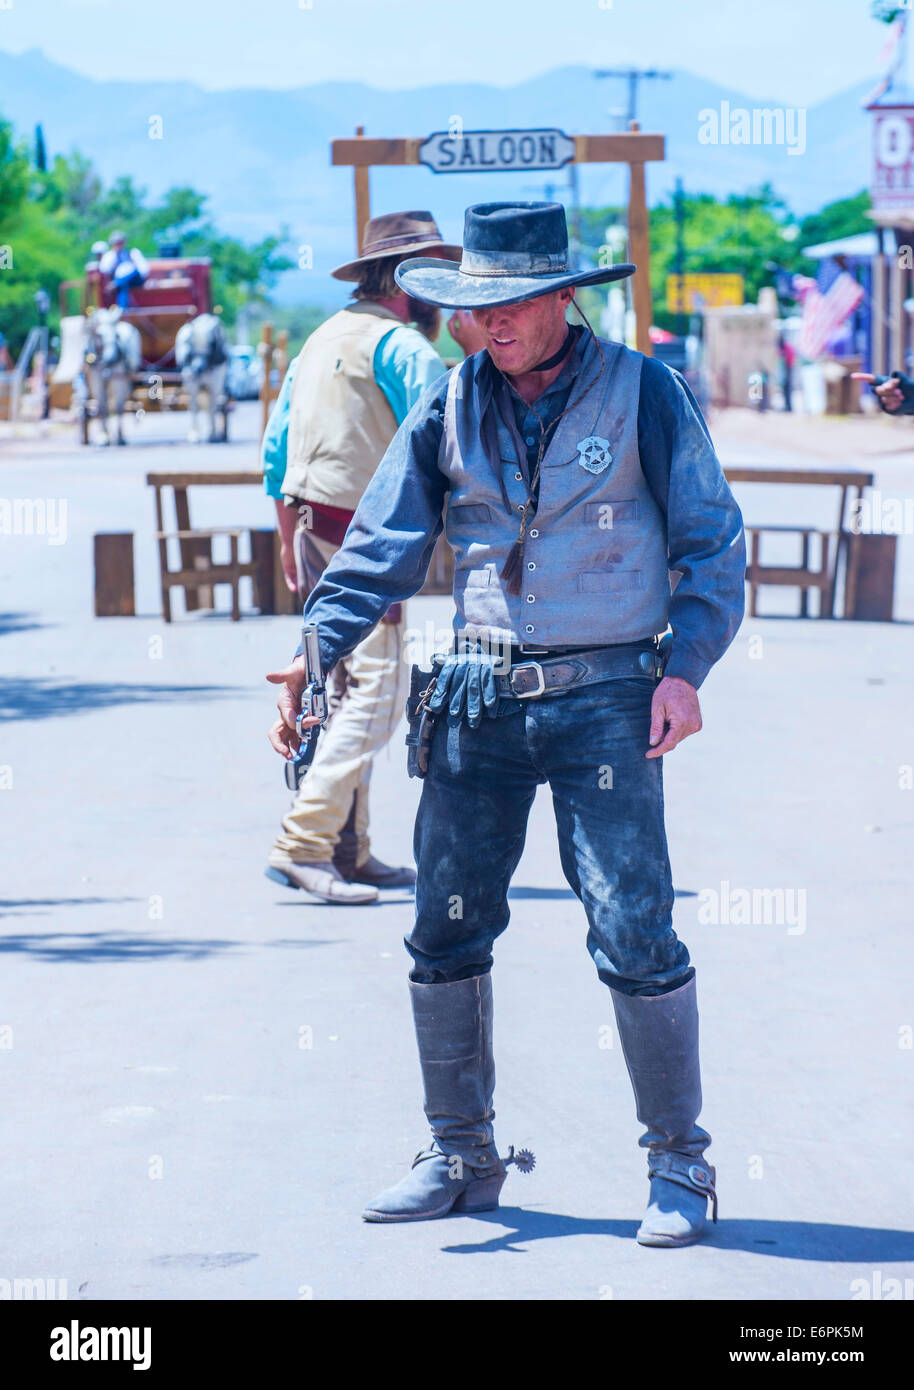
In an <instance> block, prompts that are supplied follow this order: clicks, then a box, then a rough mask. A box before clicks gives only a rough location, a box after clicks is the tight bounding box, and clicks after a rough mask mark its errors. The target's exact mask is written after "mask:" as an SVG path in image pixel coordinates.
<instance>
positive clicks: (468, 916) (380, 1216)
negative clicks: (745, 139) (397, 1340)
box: [270, 203, 746, 1246]
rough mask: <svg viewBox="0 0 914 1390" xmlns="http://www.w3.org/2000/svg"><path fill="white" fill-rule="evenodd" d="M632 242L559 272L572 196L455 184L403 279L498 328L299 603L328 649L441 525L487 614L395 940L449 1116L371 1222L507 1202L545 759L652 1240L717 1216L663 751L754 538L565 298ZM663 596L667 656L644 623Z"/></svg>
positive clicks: (681, 408) (408, 586) (629, 358)
mask: <svg viewBox="0 0 914 1390" xmlns="http://www.w3.org/2000/svg"><path fill="white" fill-rule="evenodd" d="M634 269H635V267H634V266H631V265H622V266H616V267H614V268H611V269H605V270H594V271H581V272H573V271H570V270H569V268H568V236H567V229H566V225H565V214H564V209H563V208H562V207H561V206H560V205H558V204H541V203H534V204H509V203H489V204H482V205H480V206H477V207H472V208H470V209H468V211H467V215H466V225H465V228H464V251H463V258H462V261H461V264H460V267H459V269H458V268H455V267H454V266H453V265H451V264H449V263H448V262H446V261H441V260H435V259H426V258H419V259H416V260H413V261H411V262H408V263H407V264H405V265H403V266H401V267H400V269H399V270H398V272H397V281H398V283H399V284H400V285H401V286H402V288H403V289H405V290H406V292H407V293H410V294H412V295H414V296H416V297H422V298H424V299H426V300H428V301H429V302H431V303H434V304H437V305H442V306H447V307H451V308H456V307H460V306H464V307H470V308H472V309H473V315H474V319H475V321H476V323H477V325H478V326H479V327H480V328H481V329H482V331H483V333H484V335H485V342H486V351H485V352H480V353H477V354H475V355H474V356H473V357H471V358H469V359H468V360H467V361H466V362H465V363H463V365H462V366H461V367H460V368H458V369H455V370H454V371H453V372H451V373H450V375H449V377H448V379H447V380H446V381H444V382H442V383H439V384H437V385H435V386H433V387H432V388H430V389H429V391H428V392H427V393H426V394H425V396H424V397H423V399H422V401H421V402H420V404H419V405H418V406H417V407H416V409H415V410H414V411H413V413H412V414H411V415H410V417H409V420H408V421H407V422H406V424H405V425H404V427H403V428H402V429H401V430H400V431H399V432H398V434H397V436H396V438H395V439H394V440H393V442H392V444H391V446H390V448H389V449H388V451H387V454H386V455H385V457H384V459H383V461H382V464H381V466H380V468H379V469H378V471H377V473H376V475H375V477H374V479H373V481H372V483H371V485H370V486H369V488H368V489H367V491H366V493H365V496H364V498H363V499H362V503H361V505H360V506H359V508H358V511H357V514H356V518H355V520H354V522H353V525H352V527H351V529H350V531H349V534H348V536H347V540H346V544H345V545H344V546H343V548H342V550H341V551H340V552H339V553H338V554H337V556H336V557H335V559H334V560H333V562H332V563H331V565H330V566H329V567H328V569H327V571H326V572H325V574H324V577H323V580H322V582H321V584H320V585H318V587H317V589H316V590H315V591H314V592H313V593H312V595H311V597H310V599H309V601H308V604H307V605H306V609H305V614H306V618H307V619H308V620H309V621H311V622H315V623H318V624H319V631H320V640H321V648H322V656H323V661H324V665H325V667H327V668H330V667H332V666H333V665H334V663H335V662H336V661H337V660H338V659H339V658H340V657H342V656H345V653H346V652H347V651H349V650H351V648H352V646H353V644H354V643H355V642H357V641H359V640H362V639H363V637H364V633H365V632H366V631H367V630H369V629H370V628H371V626H372V625H373V624H374V623H376V622H377V620H378V618H379V616H380V615H381V613H383V611H384V609H385V608H386V606H387V605H388V604H389V603H391V602H397V601H400V600H401V599H403V598H405V597H407V596H408V594H410V593H413V592H415V590H416V589H417V588H418V587H419V586H420V584H421V583H422V578H423V575H424V574H425V571H426V567H427V565H428V562H429V557H430V555H431V549H432V546H433V545H434V543H435V539H436V537H437V535H438V533H439V532H440V530H441V527H442V524H444V526H445V530H446V534H447V537H448V540H449V542H450V544H451V546H452V547H453V549H454V555H455V562H454V563H455V570H454V601H455V606H456V610H457V615H456V620H455V626H456V628H457V632H458V638H459V637H460V634H461V633H463V634H466V633H467V632H468V631H473V632H475V633H477V634H481V635H482V636H483V637H484V638H485V641H484V642H483V643H481V644H480V646H479V649H478V650H474V649H473V647H472V644H470V643H467V642H466V641H462V640H458V642H457V644H456V648H455V650H454V651H453V652H452V654H451V655H450V656H449V657H448V658H447V659H446V661H445V662H444V664H443V666H442V667H441V669H440V672H439V674H438V676H437V681H436V684H435V687H434V692H433V694H432V696H431V699H430V701H429V707H430V708H431V709H432V710H433V711H434V710H435V709H438V710H439V711H440V714H439V718H438V720H437V722H436V726H435V729H434V733H433V735H432V740H431V745H430V748H429V751H428V764H427V774H426V777H425V781H424V783H423V790H422V799H421V803H420V807H419V812H418V816H417V820H416V832H415V848H416V862H417V865H418V882H417V885H416V921H415V925H414V927H413V930H412V933H411V934H410V937H409V938H408V941H407V946H408V949H409V951H410V954H411V956H412V962H413V968H412V971H411V973H410V995H411V1000H412V1005H413V1014H414V1019H415V1025H416V1036H417V1040H418V1046H419V1056H420V1063H421V1066H422V1074H423V1081H424V1085H425V1111H426V1115H427V1117H428V1120H429V1123H430V1125H431V1128H432V1132H433V1135H434V1140H433V1143H432V1144H431V1146H430V1147H429V1148H428V1149H427V1150H425V1151H424V1152H423V1153H421V1154H419V1155H418V1156H417V1158H416V1160H415V1162H414V1163H413V1166H412V1168H411V1170H410V1172H409V1173H408V1174H407V1176H406V1177H405V1178H404V1179H403V1180H402V1181H401V1182H399V1183H398V1184H396V1185H395V1186H394V1187H392V1188H389V1189H388V1190H387V1191H385V1192H383V1193H381V1195H380V1196H379V1197H378V1198H376V1199H375V1200H374V1201H373V1202H371V1203H370V1204H369V1206H368V1207H367V1208H366V1210H365V1211H364V1212H363V1216H364V1217H365V1219H366V1220H369V1221H417V1220H428V1219H431V1218H435V1217H439V1216H443V1215H446V1214H447V1213H448V1212H449V1211H452V1210H457V1211H482V1210H488V1209H490V1208H492V1207H494V1206H497V1204H498V1194H499V1191H500V1188H501V1185H502V1183H503V1182H504V1179H505V1169H506V1163H505V1162H504V1161H503V1160H502V1159H501V1158H500V1157H499V1154H498V1151H497V1149H496V1147H495V1142H494V1134H493V1128H492V1120H493V1117H494V1110H493V1092H494V1082H495V1073H494V1060H493V1052H492V988H491V974H490V972H491V967H492V945H493V942H494V939H495V937H497V936H498V935H499V933H500V932H502V931H503V930H504V929H505V927H506V926H507V923H508V917H509V910H508V901H507V894H508V887H509V884H510V881H511V876H512V874H513V872H514V869H515V868H516V866H517V864H518V862H519V860H520V856H521V852H522V850H523V845H524V837H525V834H526V824H527V817H528V815H529V811H530V807H531V805H532V803H533V798H534V795H535V792H536V788H537V786H539V785H542V784H543V783H545V782H548V783H549V785H550V787H551V790H552V796H553V803H554V807H555V815H556V824H557V830H558V837H559V847H560V851H561V857H562V865H563V868H564V871H565V875H566V877H567V879H568V882H569V884H570V885H571V887H572V888H573V889H574V891H575V893H576V894H577V896H578V897H579V899H580V900H581V902H582V904H583V906H584V909H585V912H586V915H587V921H588V926H589V931H588V936H587V945H588V949H589V951H590V953H591V956H592V958H593V960H594V963H595V965H596V968H597V972H598V974H599V977H600V979H601V980H602V981H603V982H604V983H605V984H606V985H608V986H609V987H610V990H611V993H612V999H613V1006H614V1009H615V1014H616V1022H617V1026H618V1030H619V1035H620V1040H621V1043H622V1050H623V1053H624V1056H625V1060H626V1063H627V1066H628V1070H629V1075H630V1077H631V1081H632V1086H633V1089H634V1092H635V1100H636V1108H637V1112H638V1116H639V1118H640V1120H641V1121H642V1122H643V1123H644V1125H645V1127H646V1132H645V1134H644V1136H643V1138H642V1140H641V1143H642V1146H643V1147H645V1148H647V1150H648V1175H649V1178H650V1199H649V1205H648V1210H647V1213H646V1215H645V1218H644V1220H643V1222H642V1224H641V1227H640V1229H639V1232H638V1240H639V1241H640V1242H641V1243H642V1244H647V1245H666V1246H669V1245H687V1244H689V1243H691V1242H692V1241H694V1240H697V1239H698V1238H699V1236H700V1235H701V1233H702V1231H703V1229H704V1226H705V1220H706V1214H707V1201H708V1198H709V1197H710V1198H711V1200H712V1203H713V1208H714V1214H715V1217H716V1203H717V1199H716V1193H715V1174H714V1169H713V1168H712V1167H711V1166H710V1165H709V1164H708V1163H706V1162H705V1161H704V1158H703V1155H704V1151H705V1149H706V1148H707V1146H708V1144H709V1143H710V1136H709V1135H708V1133H707V1132H706V1131H705V1130H704V1129H702V1128H701V1127H700V1126H699V1125H698V1123H697V1121H698V1115H699V1112H700V1110H701V1084H700V1075H699V1064H698V1012H697V1004H696V991H695V972H694V969H693V968H692V966H691V964H690V961H689V953H688V951H687V949H686V947H685V945H684V944H683V942H681V941H680V940H679V938H678V937H677V935H676V933H675V931H674V930H673V925H672V909H673V884H672V875H671V870H670V864H669V856H668V851H667V843H666V833H665V828H664V815H663V789H662V755H663V754H665V753H668V752H670V751H672V749H674V748H675V747H676V746H677V744H678V743H680V742H681V741H682V739H684V738H686V737H688V736H690V735H691V734H693V733H696V732H697V731H698V730H699V729H700V728H701V713H700V709H699V703H698V694H697V690H698V687H699V686H700V685H701V684H702V682H703V680H704V679H705V677H706V676H707V674H708V672H709V670H710V669H711V667H712V666H713V664H714V663H715V662H716V661H717V660H718V659H719V658H720V656H721V655H722V654H723V652H724V651H725V650H726V648H727V646H728V645H729V644H730V642H731V641H732V639H733V637H734V635H735V633H736V631H737V629H738V627H739V623H740V621H741V618H742V614H743V602H744V575H745V565H746V555H745V544H744V540H743V529H742V519H741V517H740V513H739V510H738V508H737V506H736V503H735V502H734V500H733V496H732V494H731V492H730V489H729V487H728V486H727V483H726V480H725V478H724V475H723V471H722V469H721V467H720V463H719V462H718V459H717V456H716V454H715V452H714V449H713V446H712V444H711V440H710V438H709V436H708V433H707V429H706V427H705V424H704V421H703V420H702V418H701V415H700V412H699V410H698V407H697V406H696V404H695V402H694V399H693V398H692V396H691V394H690V392H689V390H688V388H687V386H686V385H685V383H684V381H683V380H682V378H681V377H680V376H679V375H678V374H677V373H674V372H672V371H670V369H669V368H667V367H665V366H664V365H663V364H662V363H659V362H654V361H652V360H651V359H647V358H645V357H643V356H642V354H640V353H637V352H631V351H629V350H628V349H627V348H625V347H623V346H621V345H620V344H615V343H610V342H606V341H603V340H600V339H597V338H595V337H594V336H593V334H592V332H591V331H589V326H588V331H585V330H584V329H582V328H578V329H575V328H572V327H569V325H568V324H567V323H566V320H565V312H566V309H567V308H568V307H569V305H570V304H571V302H572V299H573V295H574V286H575V285H578V284H582V283H591V284H592V283H596V282H599V281H608V280H616V279H620V278H623V277H625V276H627V275H630V274H631V273H632V272H633V270H634ZM673 576H675V577H676V580H677V582H676V583H675V587H674V588H673V592H672V597H671V587H672V586H671V578H672V577H673ZM668 621H669V622H670V623H671V625H672V629H673V641H672V654H671V655H670V657H669V659H668V661H667V663H666V665H665V670H664V663H663V660H662V658H661V655H660V649H659V646H658V644H657V642H656V637H657V635H658V634H660V633H663V632H664V631H665V630H666V628H667V625H668ZM493 653H494V659H493ZM502 654H505V655H506V656H507V658H508V661H509V663H510V664H509V669H508V670H507V671H506V670H504V663H503V662H502V661H501V657H502ZM280 676H281V677H282V678H283V679H284V680H285V687H284V689H283V691H282V692H281V695H280V700H279V710H280V719H279V720H278V721H277V723H276V724H275V725H274V727H273V730H272V731H271V741H272V742H273V745H274V747H275V748H276V749H277V750H278V751H279V752H282V753H284V754H285V755H286V756H288V755H289V751H290V749H292V748H294V747H295V746H296V745H297V737H296V735H295V731H294V721H295V716H296V714H297V713H298V710H299V704H300V697H301V690H302V681H303V673H302V670H301V662H300V661H297V660H296V661H295V662H293V663H292V664H291V665H290V666H289V667H288V668H287V669H286V671H285V672H282V673H276V674H274V675H273V676H272V677H270V679H272V680H274V681H275V680H278V679H279V678H280ZM445 712H446V715H447V717H446V718H445V717H444V715H445ZM455 904H456V905H457V907H458V909H459V910H457V911H455ZM582 1122H583V1121H582ZM509 1159H510V1156H509Z"/></svg>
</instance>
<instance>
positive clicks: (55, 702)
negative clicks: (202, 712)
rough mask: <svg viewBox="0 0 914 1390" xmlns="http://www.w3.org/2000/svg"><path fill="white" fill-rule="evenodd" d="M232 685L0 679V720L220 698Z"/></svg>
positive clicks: (229, 692)
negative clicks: (117, 706) (130, 705)
mask: <svg viewBox="0 0 914 1390" xmlns="http://www.w3.org/2000/svg"><path fill="white" fill-rule="evenodd" d="M239 689H240V687H238V686H231V685H126V684H121V683H119V682H116V681H100V682H98V683H97V684H89V683H88V682H76V683H73V682H68V681H50V680H46V679H44V678H41V679H37V680H24V679H23V680H19V679H16V680H6V679H3V680H0V721H2V720H12V719H50V718H58V717H59V716H61V715H68V714H87V713H89V712H90V711H92V710H96V709H108V708H110V707H111V706H112V705H127V704H151V703H155V702H164V701H168V700H171V701H176V702H177V701H181V700H190V699H191V698H193V699H195V700H199V699H201V698H205V699H210V700H214V699H221V698H222V697H224V696H227V695H234V694H237V693H239Z"/></svg>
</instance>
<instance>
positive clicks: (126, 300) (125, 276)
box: [99, 232, 149, 309]
mask: <svg viewBox="0 0 914 1390" xmlns="http://www.w3.org/2000/svg"><path fill="white" fill-rule="evenodd" d="M108 246H109V250H107V251H106V252H105V253H104V255H103V256H102V257H101V260H100V261H99V270H101V271H102V272H103V274H105V275H110V276H111V278H112V280H113V281H114V285H115V290H116V294H115V302H116V303H117V304H119V305H120V307H121V308H122V309H126V308H128V307H129V304H130V291H131V289H133V287H134V286H135V285H142V283H143V281H144V280H145V279H146V276H147V275H148V274H149V262H148V261H147V259H146V257H145V256H144V255H143V253H142V251H140V250H138V249H137V247H136V246H133V247H131V248H130V249H129V250H128V248H127V238H126V237H125V236H124V233H123V232H112V233H111V236H110V237H109V239H108Z"/></svg>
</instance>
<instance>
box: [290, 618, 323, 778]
mask: <svg viewBox="0 0 914 1390" xmlns="http://www.w3.org/2000/svg"><path fill="white" fill-rule="evenodd" d="M301 649H302V655H303V656H304V658H305V681H306V684H305V688H304V690H303V691H302V697H301V712H300V714H299V716H298V718H297V720H296V721H295V726H296V729H297V731H298V737H299V740H300V742H299V745H298V752H297V753H296V754H295V756H294V758H290V759H289V760H288V762H287V763H286V765H285V777H286V786H287V787H288V788H289V790H290V791H293V792H297V791H298V789H299V787H300V786H301V784H302V781H303V779H304V776H305V773H306V772H307V771H308V768H309V767H310V766H311V763H312V762H313V761H314V754H315V751H316V749H317V735H318V732H319V731H320V727H321V724H323V723H324V721H325V720H326V718H327V691H326V688H325V686H324V677H323V675H322V673H321V653H320V647H319V645H318V640H317V624H316V623H307V624H306V625H305V627H303V628H302V633H301ZM315 716H316V717H317V718H318V719H319V720H320V721H321V722H320V724H313V725H311V727H310V728H306V729H303V728H302V720H303V719H313V718H314V717H315Z"/></svg>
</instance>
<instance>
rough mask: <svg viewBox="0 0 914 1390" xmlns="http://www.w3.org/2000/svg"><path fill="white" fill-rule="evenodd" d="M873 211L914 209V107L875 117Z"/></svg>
mask: <svg viewBox="0 0 914 1390" xmlns="http://www.w3.org/2000/svg"><path fill="white" fill-rule="evenodd" d="M872 194H873V207H874V208H875V209H877V210H878V209H880V208H899V207H908V208H909V207H914V107H910V106H901V107H894V108H891V109H889V110H882V111H880V110H878V109H877V110H876V111H875V112H874V114H873V188H872Z"/></svg>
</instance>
